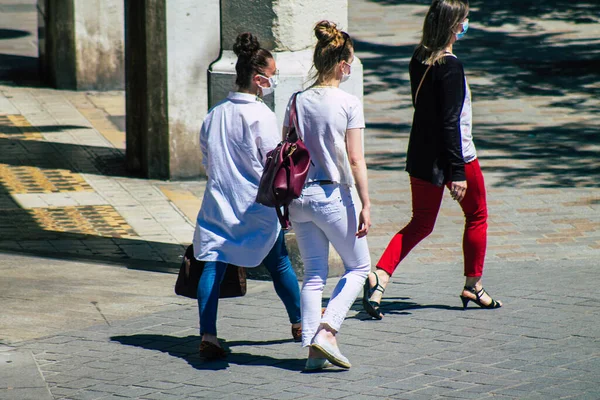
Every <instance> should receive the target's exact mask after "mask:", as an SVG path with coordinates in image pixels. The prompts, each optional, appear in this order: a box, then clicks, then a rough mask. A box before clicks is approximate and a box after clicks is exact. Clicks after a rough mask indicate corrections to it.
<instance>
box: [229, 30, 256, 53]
mask: <svg viewBox="0 0 600 400" xmlns="http://www.w3.org/2000/svg"><path fill="white" fill-rule="evenodd" d="M258 50H260V43H259V42H258V38H257V37H256V36H254V35H253V34H251V33H250V32H245V33H240V34H239V35H238V36H237V38H236V39H235V43H234V45H233V52H234V53H235V55H236V56H238V57H251V56H252V55H253V54H254V53H256V52H257V51H258Z"/></svg>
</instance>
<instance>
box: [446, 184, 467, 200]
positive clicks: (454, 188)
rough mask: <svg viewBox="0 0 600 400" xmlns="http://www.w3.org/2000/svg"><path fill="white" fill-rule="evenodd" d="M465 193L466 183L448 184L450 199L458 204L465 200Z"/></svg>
mask: <svg viewBox="0 0 600 400" xmlns="http://www.w3.org/2000/svg"><path fill="white" fill-rule="evenodd" d="M466 193H467V181H456V182H450V194H451V195H452V198H453V199H454V200H456V201H458V202H459V203H460V202H461V201H462V199H464V198H465V194H466Z"/></svg>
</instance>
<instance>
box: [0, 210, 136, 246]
mask: <svg viewBox="0 0 600 400" xmlns="http://www.w3.org/2000/svg"><path fill="white" fill-rule="evenodd" d="M52 233H71V234H81V235H92V236H102V237H112V238H121V237H137V234H136V233H135V231H134V230H133V229H132V228H131V227H130V226H129V225H128V224H127V222H126V221H125V220H124V219H123V217H121V216H120V215H119V213H118V212H117V211H116V210H115V209H114V208H113V207H112V206H80V207H49V208H32V209H28V210H23V209H16V210H14V209H13V210H0V237H1V238H4V239H10V240H23V239H30V240H35V239H40V238H45V237H46V236H48V234H52Z"/></svg>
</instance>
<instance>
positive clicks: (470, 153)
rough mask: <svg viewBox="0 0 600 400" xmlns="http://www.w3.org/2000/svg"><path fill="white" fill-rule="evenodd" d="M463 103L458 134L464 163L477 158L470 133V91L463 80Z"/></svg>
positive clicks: (471, 118) (471, 122)
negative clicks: (464, 89)
mask: <svg viewBox="0 0 600 400" xmlns="http://www.w3.org/2000/svg"><path fill="white" fill-rule="evenodd" d="M465 87H466V88H467V90H466V91H465V101H464V103H463V109H462V112H461V113H460V134H461V138H462V154H463V159H464V160H465V162H466V163H470V162H471V161H473V160H475V159H476V158H477V150H476V149H475V143H473V133H472V132H471V126H472V124H473V113H472V111H471V110H472V109H471V89H470V88H469V84H468V82H467V78H465Z"/></svg>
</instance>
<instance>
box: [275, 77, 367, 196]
mask: <svg viewBox="0 0 600 400" xmlns="http://www.w3.org/2000/svg"><path fill="white" fill-rule="evenodd" d="M290 105H291V101H290V103H288V107H287V110H286V113H285V119H284V123H283V125H284V126H285V127H287V126H289V121H288V120H289V111H290ZM296 110H297V115H298V129H299V135H300V138H301V139H302V140H303V141H304V144H305V145H306V147H307V148H308V151H309V152H310V158H311V166H310V169H309V171H308V176H307V179H306V181H307V182H310V181H317V180H330V181H333V182H337V183H339V184H341V185H345V186H353V185H354V179H353V177H352V170H351V169H350V162H349V161H348V153H347V152H346V131H347V130H348V129H357V128H360V129H362V128H364V127H365V117H364V112H363V107H362V104H361V102H360V100H359V99H358V97H356V96H354V95H352V94H350V93H347V92H345V91H343V90H342V89H339V88H336V87H314V88H310V89H307V90H305V91H303V92H301V93H299V94H298V96H297V99H296Z"/></svg>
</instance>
